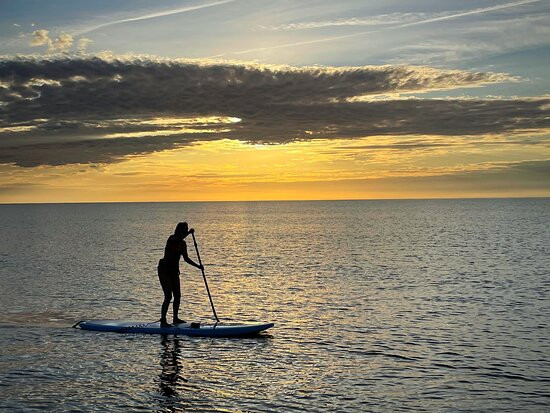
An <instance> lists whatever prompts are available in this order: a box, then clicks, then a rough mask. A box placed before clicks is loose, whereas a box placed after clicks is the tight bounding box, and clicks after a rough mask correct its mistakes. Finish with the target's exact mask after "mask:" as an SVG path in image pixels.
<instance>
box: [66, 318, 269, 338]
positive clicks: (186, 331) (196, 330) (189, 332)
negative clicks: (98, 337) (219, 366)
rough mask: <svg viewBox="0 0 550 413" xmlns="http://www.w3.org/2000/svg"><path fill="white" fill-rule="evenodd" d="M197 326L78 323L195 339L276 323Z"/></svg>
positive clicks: (86, 326)
mask: <svg viewBox="0 0 550 413" xmlns="http://www.w3.org/2000/svg"><path fill="white" fill-rule="evenodd" d="M191 324H193V326H192V325H191ZM196 324H198V323H182V324H176V325H174V326H172V327H161V326H160V322H159V321H154V322H140V321H121V320H89V321H86V320H84V321H80V322H79V323H77V324H76V326H78V327H80V328H81V329H83V330H92V331H110V332H114V333H142V334H180V335H186V336H193V337H243V336H251V335H255V334H258V333H260V332H262V331H265V330H267V329H268V328H271V327H273V326H274V325H275V324H274V323H263V324H261V323H259V324H222V323H216V324H204V325H203V324H200V325H199V326H196Z"/></svg>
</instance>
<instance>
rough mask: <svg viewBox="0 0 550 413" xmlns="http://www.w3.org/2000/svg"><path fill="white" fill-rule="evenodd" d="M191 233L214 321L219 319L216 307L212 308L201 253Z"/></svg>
mask: <svg viewBox="0 0 550 413" xmlns="http://www.w3.org/2000/svg"><path fill="white" fill-rule="evenodd" d="M191 235H192V236H193V244H195V251H196V252H197V258H198V259H199V264H200V265H201V267H202V268H201V272H202V278H203V280H204V285H205V286H206V292H207V293H208V298H209V299H210V305H211V306H212V312H213V313H214V318H216V321H218V322H219V321H220V319H219V318H218V315H217V314H216V308H214V301H212V295H211V294H210V288H208V282H207V281H206V275H205V274H204V267H203V265H202V261H201V254H200V253H199V246H198V245H197V240H196V239H195V233H194V232H192V233H191Z"/></svg>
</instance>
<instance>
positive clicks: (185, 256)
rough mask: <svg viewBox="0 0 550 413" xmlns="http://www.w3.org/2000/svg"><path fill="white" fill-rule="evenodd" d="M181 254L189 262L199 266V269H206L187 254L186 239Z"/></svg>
mask: <svg viewBox="0 0 550 413" xmlns="http://www.w3.org/2000/svg"><path fill="white" fill-rule="evenodd" d="M181 256H182V257H183V260H184V261H185V262H186V263H187V264H190V265H192V266H193V267H197V268H198V269H199V270H203V269H204V267H203V266H202V265H199V264H197V263H196V262H195V261H193V260H192V259H191V258H189V255H188V254H187V244H186V243H185V241H182V248H181Z"/></svg>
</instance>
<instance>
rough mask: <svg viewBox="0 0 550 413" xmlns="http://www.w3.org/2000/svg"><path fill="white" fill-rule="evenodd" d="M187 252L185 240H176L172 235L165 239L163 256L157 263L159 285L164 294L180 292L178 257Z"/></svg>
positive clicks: (169, 294)
mask: <svg viewBox="0 0 550 413" xmlns="http://www.w3.org/2000/svg"><path fill="white" fill-rule="evenodd" d="M185 252H187V246H186V244H185V241H178V240H177V239H176V238H175V237H174V236H173V235H171V236H170V237H169V238H168V241H166V247H164V257H163V258H161V259H160V261H159V265H158V275H159V281H160V285H161V286H162V291H163V292H164V295H165V296H167V297H170V296H171V295H172V293H175V294H178V295H179V293H180V269H179V266H180V257H181V255H182V254H184V253H185Z"/></svg>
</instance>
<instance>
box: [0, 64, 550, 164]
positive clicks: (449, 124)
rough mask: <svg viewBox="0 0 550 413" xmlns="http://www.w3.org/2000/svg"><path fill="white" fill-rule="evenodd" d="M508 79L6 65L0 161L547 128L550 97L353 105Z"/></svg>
mask: <svg viewBox="0 0 550 413" xmlns="http://www.w3.org/2000/svg"><path fill="white" fill-rule="evenodd" d="M515 80H516V78H515V77H513V76H510V75H507V74H502V73H480V72H468V71H462V70H440V69H434V68H430V67H421V66H390V65H387V66H362V67H348V68H334V67H305V68H295V67H289V66H266V65H259V64H253V63H247V64H237V63H233V64H229V63H204V62H191V61H182V60H169V59H155V58H147V57H131V58H130V57H128V58H118V59H115V58H100V57H85V58H84V57H78V58H76V57H63V58H59V57H56V58H50V59H48V58H7V59H4V60H0V102H1V104H0V131H2V130H3V132H1V133H0V147H1V149H2V150H1V151H0V163H10V162H11V163H15V164H17V165H22V166H36V165H41V164H49V165H52V164H67V163H88V162H113V161H116V160H119V159H122V158H124V157H125V156H127V155H131V154H143V153H150V152H155V151H160V150H165V149H171V148H176V147H179V146H182V145H187V144H189V143H191V142H195V141H199V140H213V139H222V138H232V139H240V140H243V141H248V142H258V143H282V142H289V141H292V140H296V139H301V140H309V139H318V138H346V137H347V138H355V137H366V136H374V135H420V134H436V135H457V134H458V135H481V134H486V133H501V132H502V133H504V132H506V133H512V132H514V131H525V130H531V131H540V130H541V129H544V128H548V127H550V120H549V117H548V107H549V106H548V105H549V104H550V98H538V99H502V100H482V99H477V100H476V99H469V100H457V99H455V100H451V99H449V100H429V99H426V100H418V99H410V100H378V101H370V102H369V101H367V102H365V101H356V100H354V99H353V98H354V97H357V96H364V95H380V94H391V93H402V92H413V91H427V90H435V89H454V88H460V87H472V86H481V85H484V84H492V83H501V82H510V81H515ZM212 116H216V118H214V120H212V118H211V117H212ZM197 118H198V120H196V122H195V121H191V120H190V119H197ZM201 118H205V119H209V120H201ZM236 118H238V120H237V119H236ZM216 119H217V120H216ZM224 119H226V120H227V121H225V120H224ZM138 120H139V121H138ZM193 122H195V123H193ZM1 128H4V129H1Z"/></svg>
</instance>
